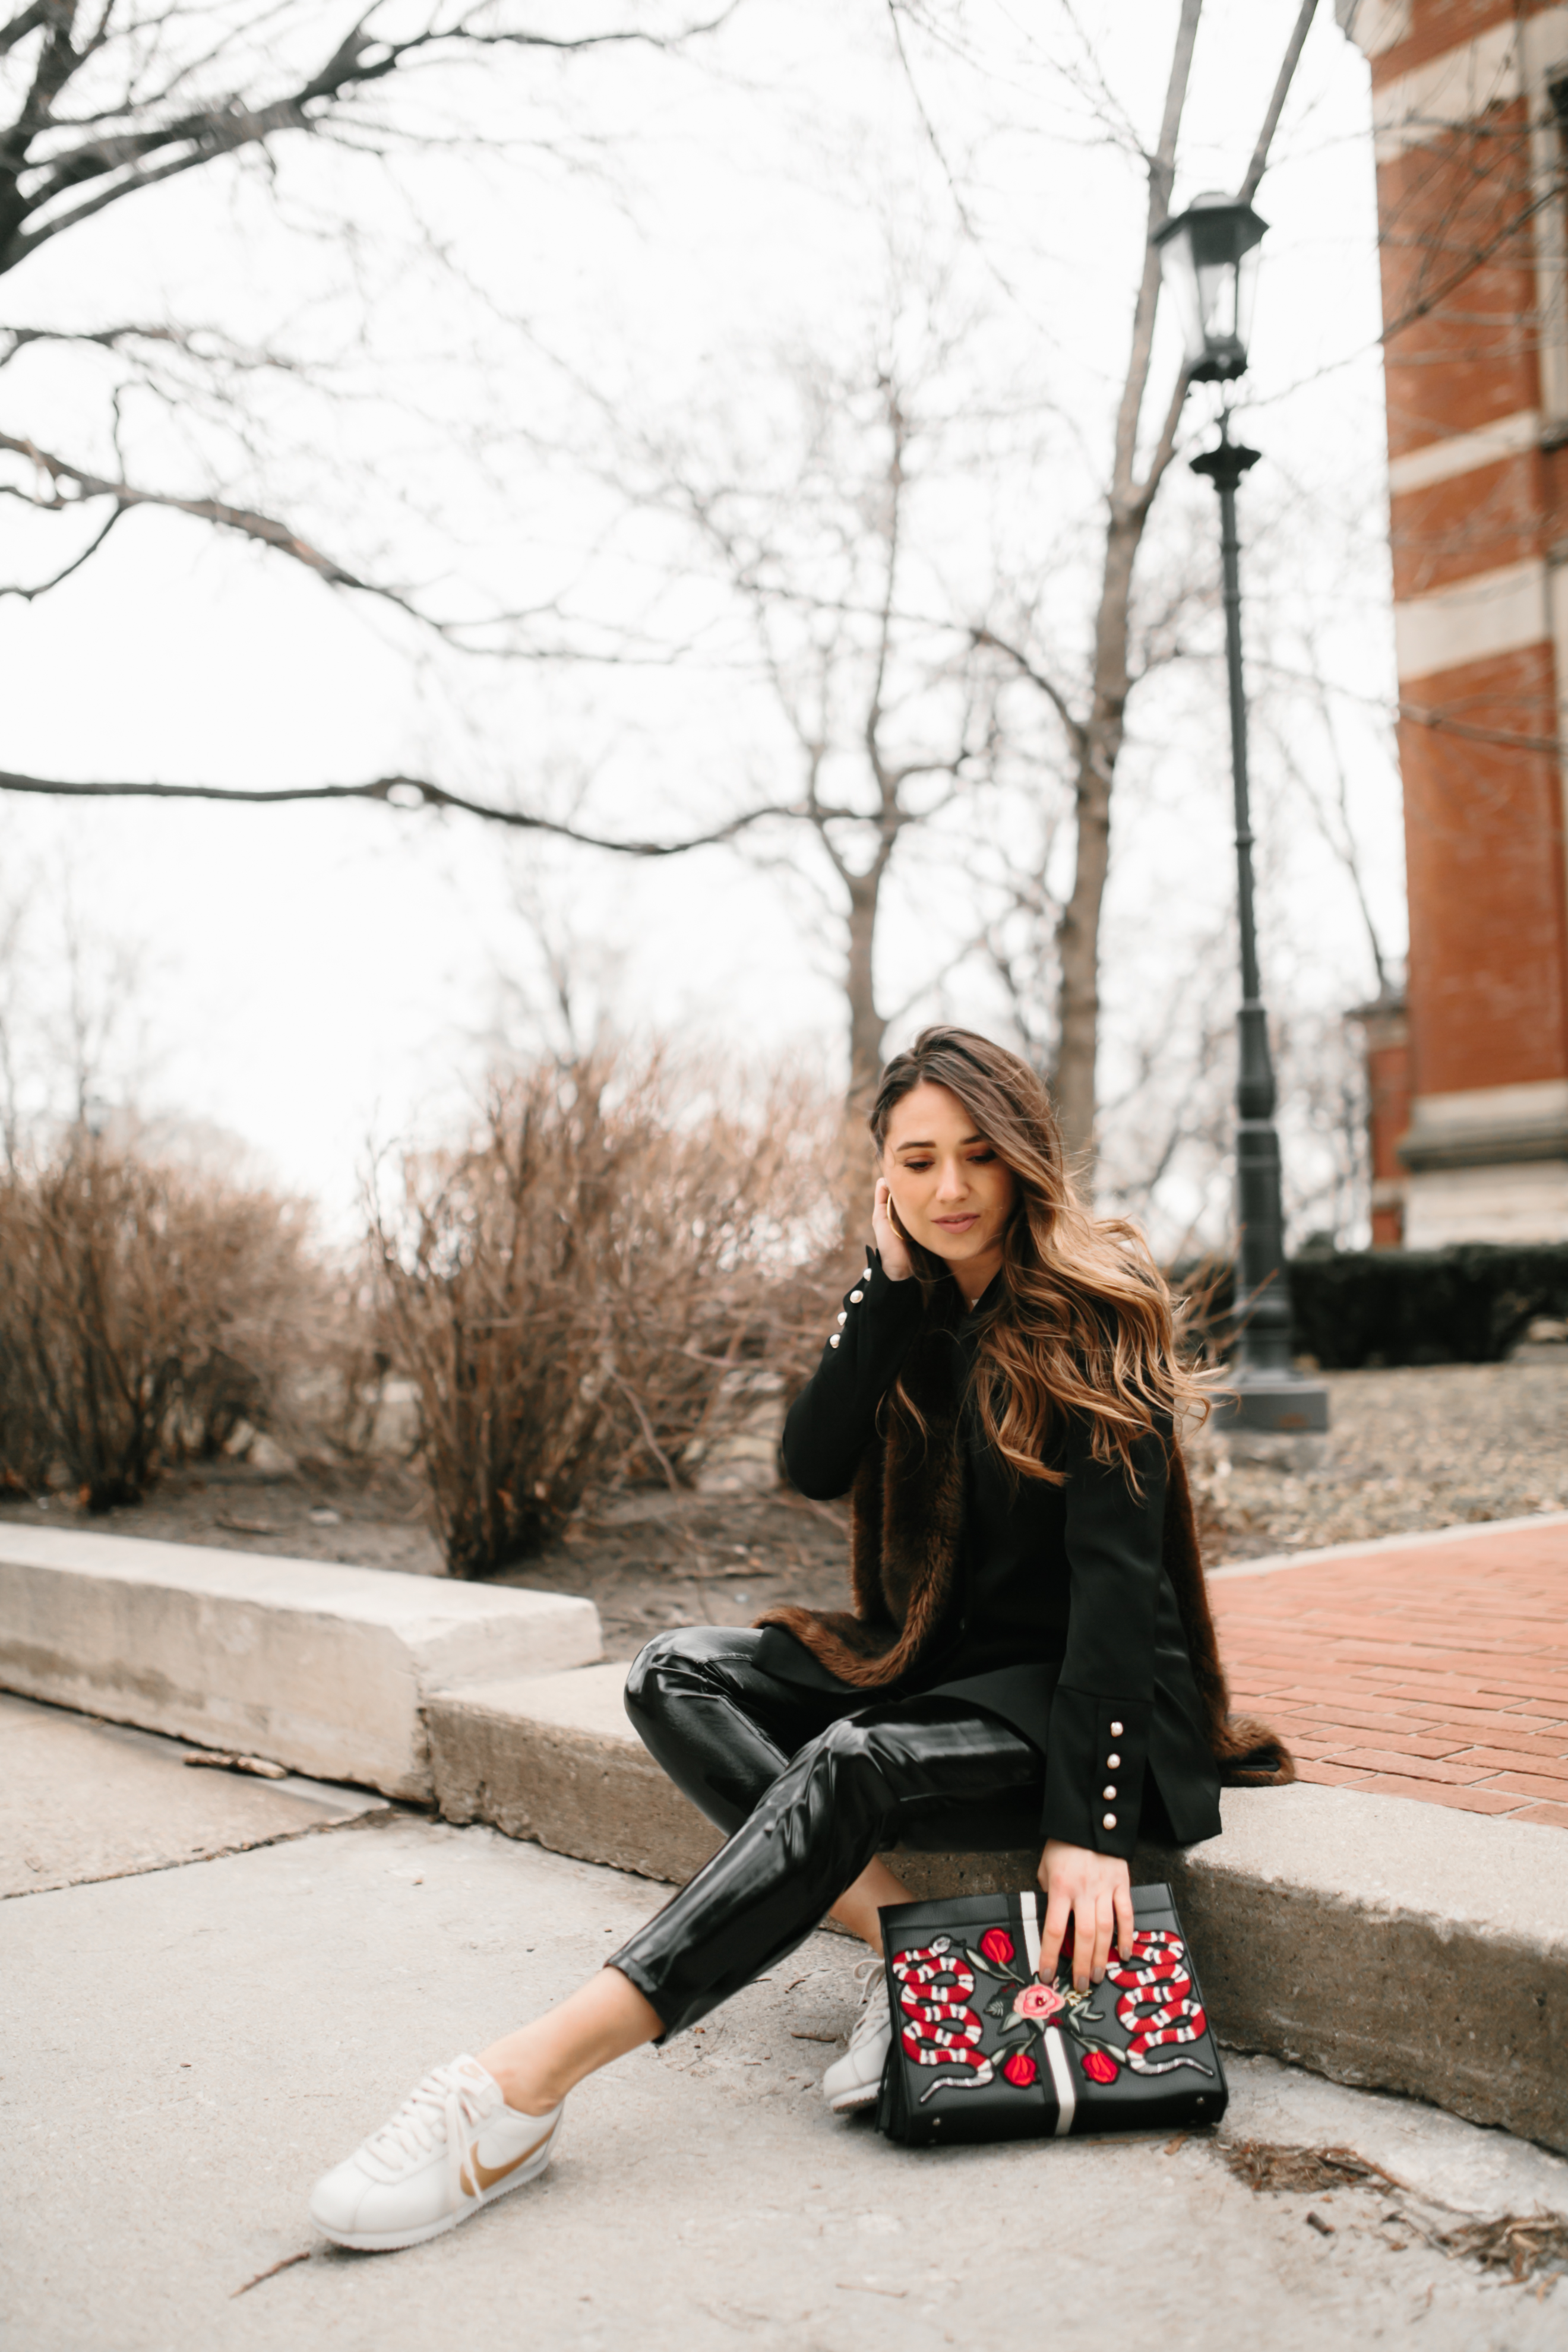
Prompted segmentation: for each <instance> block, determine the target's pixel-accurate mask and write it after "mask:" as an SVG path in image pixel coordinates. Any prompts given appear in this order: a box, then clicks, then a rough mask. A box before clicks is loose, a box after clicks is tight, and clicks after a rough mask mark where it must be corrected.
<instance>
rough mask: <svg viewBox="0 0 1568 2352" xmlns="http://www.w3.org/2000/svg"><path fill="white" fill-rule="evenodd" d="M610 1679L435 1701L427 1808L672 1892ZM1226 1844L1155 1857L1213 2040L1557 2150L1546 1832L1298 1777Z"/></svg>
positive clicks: (931, 1880) (649, 1791)
mask: <svg viewBox="0 0 1568 2352" xmlns="http://www.w3.org/2000/svg"><path fill="white" fill-rule="evenodd" d="M625 1673H626V1670H625V1668H624V1667H622V1666H613V1665H609V1666H596V1667H592V1668H589V1669H588V1670H587V1671H586V1672H584V1673H577V1674H567V1675H555V1676H551V1677H547V1678H544V1679H542V1680H541V1679H534V1678H521V1679H514V1680H510V1681H507V1682H496V1683H491V1684H488V1685H478V1686H474V1687H470V1688H469V1689H468V1690H466V1691H459V1692H439V1693H437V1694H436V1695H435V1696H433V1697H432V1698H431V1699H430V1700H429V1702H428V1703H427V1705H426V1720H427V1722H428V1724H429V1727H430V1743H431V1754H432V1759H433V1763H434V1769H435V1779H436V1789H437V1802H438V1803H439V1806H440V1809H441V1811H442V1812H443V1813H444V1814H445V1815H446V1817H447V1820H449V1821H453V1822H475V1821H482V1822H491V1823H493V1824H494V1826H495V1827H497V1828H498V1829H501V1830H504V1831H506V1832H507V1833H508V1834H509V1835H510V1836H513V1837H522V1838H529V1839H531V1840H534V1841H536V1842H537V1843H539V1844H541V1845H545V1846H549V1847H551V1848H552V1849H553V1850H554V1851H555V1852H557V1853H570V1854H574V1855H576V1856H578V1857H579V1858H580V1859H582V1860H584V1861H588V1862H601V1863H607V1864H612V1865H613V1866H615V1867H616V1868H617V1869H621V1870H632V1871H638V1872H641V1873H642V1874H645V1875H646V1876H648V1877H651V1878H658V1879H664V1880H667V1881H669V1882H671V1883H674V1884H677V1885H682V1884H684V1883H685V1881H686V1880H687V1879H688V1878H689V1877H690V1875H691V1874H692V1873H693V1872H694V1871H695V1870H697V1869H698V1868H700V1865H701V1864H702V1863H703V1862H704V1861H705V1860H706V1859H707V1857H708V1855H709V1854H710V1853H712V1852H713V1850H714V1848H715V1847H716V1846H717V1845H718V1843H719V1838H718V1833H717V1832H715V1831H714V1830H713V1829H712V1828H711V1826H710V1824H709V1823H708V1822H705V1821H704V1820H703V1819H702V1818H701V1816H700V1814H698V1813H697V1812H696V1811H695V1810H694V1809H693V1808H692V1807H691V1806H690V1805H689V1804H688V1803H687V1802H686V1801H685V1800H684V1799H683V1798H682V1797H680V1796H679V1794H678V1793H677V1791H676V1790H674V1788H673V1787H672V1786H671V1784H670V1783H669V1782H668V1780H666V1779H665V1777H664V1775H663V1773H662V1772H660V1771H659V1770H658V1767H657V1766H656V1765H655V1764H654V1763H653V1762H652V1760H651V1759H649V1758H648V1757H647V1754H646V1753H645V1751H644V1750H643V1748H642V1745H641V1743H640V1741H638V1739H637V1737H636V1735H635V1733H634V1732H633V1731H632V1729H631V1727H630V1725H629V1724H628V1723H627V1721H626V1716H625V1714H624V1712H623V1710H622V1707H621V1703H620V1691H621V1685H622V1683H623V1681H624V1679H625ZM1223 1811H1224V1817H1225V1835H1224V1837H1223V1838H1216V1839H1214V1840H1212V1841H1211V1842H1209V1843H1207V1844H1205V1845H1200V1846H1194V1847H1191V1848H1189V1849H1187V1850H1186V1851H1184V1852H1182V1851H1176V1852H1172V1851H1169V1850H1164V1849H1159V1848H1150V1849H1148V1850H1147V1851H1145V1852H1142V1853H1140V1854H1139V1855H1138V1857H1137V1858H1136V1860H1135V1862H1134V1864H1133V1872H1132V1874H1133V1878H1134V1880H1135V1881H1138V1882H1142V1881H1144V1880H1152V1879H1167V1880H1169V1882H1170V1883H1171V1885H1173V1888H1174V1890H1175V1894H1176V1899H1177V1901H1178V1903H1179V1904H1180V1905H1181V1907H1182V1913H1183V1917H1184V1920H1185V1922H1186V1924H1187V1926H1188V1927H1189V1928H1190V1930H1191V1932H1192V1936H1193V1940H1194V1947H1195V1948H1196V1950H1197V1953H1198V1955H1199V1958H1200V1963H1201V1967H1202V1971H1203V1981H1204V1990H1205V1998H1206V2000H1207V2001H1208V2003H1209V2007H1210V2011H1211V2013H1212V2014H1213V2017H1214V2019H1215V2030H1216V2031H1217V2032H1218V2034H1219V2037H1220V2039H1221V2040H1222V2041H1223V2042H1226V2043H1227V2044H1228V2045H1230V2046H1231V2047H1233V2048H1237V2049H1242V2050H1248V2051H1263V2052H1267V2053H1269V2054H1271V2055H1273V2056H1276V2057H1279V2058H1286V2059H1289V2060H1291V2061H1293V2062H1295V2063H1298V2064H1301V2065H1305V2066H1310V2067H1311V2068H1312V2069H1314V2070H1315V2071H1316V2072H1318V2073H1320V2074H1326V2075H1328V2076H1329V2077H1330V2078H1331V2080H1332V2081H1335V2082H1341V2083H1351V2084H1359V2085H1362V2086H1363V2087H1367V2088H1373V2089H1378V2090H1388V2091H1399V2092H1404V2093H1406V2094H1410V2095H1415V2096H1416V2097H1419V2098H1425V2099H1429V2100H1431V2101H1432V2102H1433V2103H1434V2104H1435V2105H1438V2106H1442V2107H1447V2108H1448V2109H1449V2110H1450V2111H1451V2112H1452V2113H1454V2114H1456V2115H1459V2116H1465V2117H1467V2118H1468V2120H1469V2121H1471V2122H1473V2123H1482V2124H1494V2125H1500V2126H1503V2127H1504V2128H1505V2129H1507V2130H1509V2131H1511V2132H1516V2133H1518V2134H1520V2135H1521V2137H1525V2138H1529V2139H1536V2140H1540V2141H1542V2142H1543V2143H1544V2144H1545V2145H1546V2146H1547V2147H1557V2148H1563V2149H1565V2150H1568V1874H1564V1873H1563V1871H1561V1870H1560V1869H1558V1868H1557V1867H1556V1866H1555V1865H1556V1863H1557V1855H1556V1852H1555V1849H1554V1847H1553V1846H1552V1843H1551V1841H1550V1837H1549V1835H1546V1834H1543V1832H1542V1831H1541V1830H1540V1829H1536V1828H1531V1827H1529V1826H1527V1825H1524V1824H1521V1823H1519V1822H1508V1821H1492V1820H1488V1819H1485V1818H1484V1817H1479V1816H1476V1815H1472V1814H1468V1813H1459V1812H1455V1811H1449V1810H1448V1809H1447V1808H1445V1807H1440V1806H1436V1805H1421V1804H1415V1803H1412V1802H1411V1801H1408V1800H1406V1799H1404V1798H1397V1797H1380V1796H1371V1795H1362V1794H1358V1793H1357V1792H1356V1791H1355V1790H1344V1789H1325V1788H1319V1787H1315V1786H1312V1785H1310V1784H1308V1783H1305V1782H1298V1783H1297V1784H1296V1785H1295V1786H1294V1787H1292V1788H1289V1789H1259V1790H1251V1789H1232V1790H1226V1793H1225V1798H1224V1803H1223ZM892 1859H893V1864H894V1867H895V1868H896V1869H897V1870H898V1872H899V1874H900V1877H902V1878H903V1879H904V1880H905V1881H906V1883H907V1884H909V1885H910V1886H911V1888H912V1889H913V1890H914V1891H915V1892H916V1893H918V1894H928V1893H929V1894H958V1893H968V1894H978V1893H983V1892H988V1891H990V1890H993V1889H994V1888H998V1887H1017V1886H1024V1885H1032V1884H1033V1883H1034V1876H1035V1871H1036V1868H1037V1864H1038V1861H1039V1856H1038V1854H1037V1853H1016V1854H1013V1853H993V1854H904V1853H900V1854H899V1855H897V1856H896V1857H893V1858H892Z"/></svg>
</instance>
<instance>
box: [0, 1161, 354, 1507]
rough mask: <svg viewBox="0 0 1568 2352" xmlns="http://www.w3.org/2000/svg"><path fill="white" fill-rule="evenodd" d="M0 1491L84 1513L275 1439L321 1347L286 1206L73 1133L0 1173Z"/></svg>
mask: <svg viewBox="0 0 1568 2352" xmlns="http://www.w3.org/2000/svg"><path fill="white" fill-rule="evenodd" d="M0 1265H4V1266H5V1284H4V1286H3V1287H0V1485H5V1486H11V1487H12V1488H14V1489H18V1488H19V1489H23V1490H26V1491H28V1492H37V1491H39V1490H41V1489H42V1488H44V1487H45V1486H50V1485H59V1484H62V1483H63V1484H64V1485H66V1486H68V1487H69V1488H71V1489H73V1490H75V1492H76V1493H77V1495H78V1496H79V1500H80V1501H81V1503H82V1504H83V1505H84V1507H86V1508H87V1509H88V1510H89V1511H104V1510H108V1509H110V1508H111V1507H113V1506H114V1505H116V1504H119V1503H132V1502H135V1501H137V1500H138V1499H139V1498H140V1497H141V1496H142V1494H144V1493H145V1491H146V1490H147V1488H148V1486H150V1485H151V1484H152V1483H153V1480H154V1479H155V1478H156V1477H157V1475H158V1473H159V1471H160V1469H161V1468H163V1466H165V1465H168V1464H169V1463H171V1462H173V1461H177V1460H180V1459H182V1458H185V1459H188V1458H192V1457H196V1458H201V1457H211V1456H212V1455H214V1454H217V1453H219V1452H220V1451H221V1450H222V1449H223V1448H224V1447H225V1446H226V1444H229V1443H230V1442H231V1441H232V1440H233V1439H234V1438H235V1436H236V1434H237V1432H239V1430H240V1426H241V1423H251V1424H253V1425H254V1426H256V1427H258V1428H261V1427H273V1428H277V1427H280V1426H282V1427H290V1426H291V1423H292V1409H291V1406H290V1402H289V1397H290V1390H291V1385H292V1382H293V1381H294V1379H295V1377H296V1376H297V1374H298V1373H299V1371H300V1370H301V1369H302V1368H303V1366H304V1365H306V1364H307V1363H308V1362H309V1361H310V1359H311V1357H312V1355H313V1356H314V1357H315V1358H316V1359H317V1360H320V1358H321V1355H322V1354H323V1353H324V1352H325V1351H326V1349H328V1347H329V1346H330V1344H331V1339H330V1328H329V1327H330V1324H331V1292H330V1285H329V1282H328V1278H327V1276H326V1275H325V1273H324V1271H323V1269H322V1267H321V1265H320V1264H319V1262H318V1261H317V1259H316V1258H315V1256H314V1255H313V1254H312V1252H311V1249H310V1229H309V1219H308V1216H307V1215H306V1213H305V1212H304V1211H303V1210H302V1208H301V1206H300V1203H299V1202H294V1201H289V1200H286V1199H283V1198H281V1197H279V1195H278V1194H276V1193H273V1192H268V1191H265V1190H263V1189H261V1188H259V1187H255V1186H246V1185H242V1184H238V1183H234V1182H228V1181H223V1180H222V1179H219V1178H217V1177H215V1176H214V1175H212V1174H211V1173H210V1172H206V1171H199V1170H194V1169H191V1168H186V1167H180V1166H177V1165H174V1164H171V1163H168V1162H163V1161H160V1160H155V1159H152V1158H146V1157H143V1156H142V1155H141V1154H140V1153H139V1152H138V1150H136V1148H135V1146H134V1145H133V1144H127V1143H122V1142H117V1143H107V1142H105V1141H104V1140H103V1139H100V1138H97V1137H94V1136H92V1135H90V1134H88V1133H87V1132H86V1131H85V1130H81V1129H78V1130H75V1131H73V1132H72V1133H71V1134H70V1135H69V1136H68V1138H67V1139H66V1140H65V1141H64V1142H63V1143H62V1144H60V1145H59V1146H58V1148H57V1149H56V1150H52V1151H49V1152H47V1153H42V1154H40V1155H38V1156H37V1157H35V1158H33V1159H31V1160H22V1161H16V1162H13V1163H12V1164H11V1165H10V1166H9V1167H8V1168H7V1169H6V1170H5V1172H4V1174H3V1175H0Z"/></svg>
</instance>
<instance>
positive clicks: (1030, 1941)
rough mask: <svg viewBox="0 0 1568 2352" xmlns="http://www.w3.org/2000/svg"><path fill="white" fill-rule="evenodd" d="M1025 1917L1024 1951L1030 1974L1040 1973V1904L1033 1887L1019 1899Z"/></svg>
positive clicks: (1026, 1889)
mask: <svg viewBox="0 0 1568 2352" xmlns="http://www.w3.org/2000/svg"><path fill="white" fill-rule="evenodd" d="M1018 1902H1019V1906H1020V1907H1021V1909H1022V1912H1023V1916H1024V1950H1025V1952H1026V1955H1027V1957H1028V1962H1029V1974H1030V1975H1031V1976H1032V1977H1035V1976H1038V1975H1039V1972H1040V1903H1039V1897H1038V1895H1037V1894H1036V1893H1035V1891H1034V1888H1033V1887H1026V1888H1025V1890H1024V1892H1023V1894H1022V1895H1019V1897H1018Z"/></svg>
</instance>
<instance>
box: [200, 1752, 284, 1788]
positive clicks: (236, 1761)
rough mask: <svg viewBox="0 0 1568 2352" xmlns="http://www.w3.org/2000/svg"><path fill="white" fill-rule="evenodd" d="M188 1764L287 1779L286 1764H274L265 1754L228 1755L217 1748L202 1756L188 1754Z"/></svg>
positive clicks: (265, 1777)
mask: <svg viewBox="0 0 1568 2352" xmlns="http://www.w3.org/2000/svg"><path fill="white" fill-rule="evenodd" d="M184 1760H185V1762H186V1763H187V1764H200V1765H205V1767H206V1769H207V1770H208V1771H209V1772H249V1773H251V1774H252V1775H253V1776H254V1778H255V1779H257V1780H287V1779H288V1778H289V1768H288V1766H287V1765H286V1764H273V1763H270V1762H268V1759H267V1758H266V1757H265V1756H226V1755H221V1754H220V1753H219V1752H218V1751H217V1750H216V1748H214V1749H211V1750H208V1751H205V1752H204V1753H203V1754H202V1755H200V1756H187V1757H186V1758H185V1759H184Z"/></svg>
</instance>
